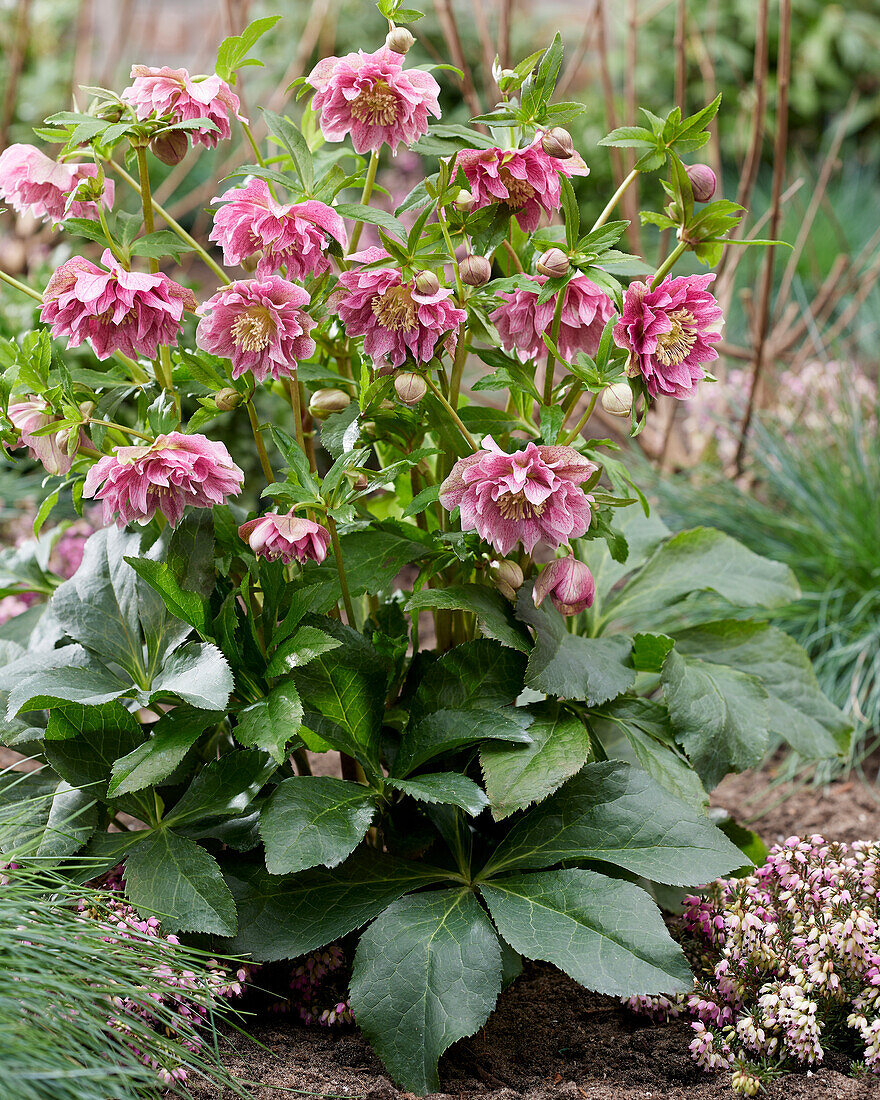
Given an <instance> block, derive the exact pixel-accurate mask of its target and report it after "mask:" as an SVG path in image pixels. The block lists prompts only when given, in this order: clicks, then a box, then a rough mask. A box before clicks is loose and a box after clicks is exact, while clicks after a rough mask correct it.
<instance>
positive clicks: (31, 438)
mask: <svg viewBox="0 0 880 1100" xmlns="http://www.w3.org/2000/svg"><path fill="white" fill-rule="evenodd" d="M6 415H7V416H8V417H9V420H10V422H11V423H12V426H13V427H15V428H18V431H19V434H20V437H21V446H23V447H27V449H28V451H29V452H30V454H31V456H32V457H33V458H35V459H36V460H37V461H38V462H39V463H41V464H42V466H43V469H44V470H45V471H46V473H47V474H66V473H68V472H69V470H70V467H71V466H72V465H73V459H74V455H75V453H76V452H75V451H74V454H68V453H67V444H68V441H69V439H70V432H71V429H70V428H62V429H61V430H60V431H58V432H55V433H52V434H49V435H33V434H32V433H33V432H35V431H37V430H38V429H39V428H45V427H46V425H47V424H51V423H52V422H53V421H57V419H58V418H57V417H56V416H55V415H54V414H53V413H52V410H51V408H50V407H49V405H47V404H46V402H45V401H44V400H43V398H42V397H29V398H28V399H27V400H26V401H16V402H15V403H14V404H12V405H10V406H9V408H8V409H7V411H6Z"/></svg>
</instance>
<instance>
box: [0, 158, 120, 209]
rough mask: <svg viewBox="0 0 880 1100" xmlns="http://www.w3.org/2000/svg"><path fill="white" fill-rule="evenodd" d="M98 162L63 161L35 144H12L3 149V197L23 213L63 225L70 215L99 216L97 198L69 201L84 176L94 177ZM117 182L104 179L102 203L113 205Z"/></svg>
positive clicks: (0, 166)
mask: <svg viewBox="0 0 880 1100" xmlns="http://www.w3.org/2000/svg"><path fill="white" fill-rule="evenodd" d="M97 174H98V166H97V164H69V163H67V164H59V163H58V162H57V161H54V160H50V159H49V157H47V156H46V155H45V154H43V153H41V152H40V150H39V149H37V148H35V147H34V146H33V145H10V146H9V148H8V149H4V150H3V152H2V153H0V198H2V199H3V200H4V201H5V202H8V203H9V205H10V206H11V207H12V209H13V210H16V211H18V213H19V214H26V213H30V214H33V216H34V217H35V218H41V219H42V220H43V221H46V222H50V223H51V224H52V225H59V224H60V223H61V222H63V221H64V220H65V219H66V218H97V216H98V206H97V203H95V202H78V201H77V202H73V203H71V204H70V206H69V207H68V206H67V201H68V199H69V198H70V196H71V195H72V194H73V192H74V191H76V189H77V188H78V187H79V185H80V184H81V183H82V182H83V180H88V179H94V178H95V177H96V176H97ZM113 196H114V184H113V181H112V180H105V181H104V192H103V194H102V195H101V204H102V206H105V207H107V209H108V210H109V209H110V207H111V206H112V205H113Z"/></svg>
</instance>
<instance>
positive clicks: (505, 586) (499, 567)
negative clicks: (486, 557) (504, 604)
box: [489, 558, 525, 603]
mask: <svg viewBox="0 0 880 1100" xmlns="http://www.w3.org/2000/svg"><path fill="white" fill-rule="evenodd" d="M489 573H490V575H491V577H492V580H493V581H494V582H495V587H496V588H497V589H498V591H499V592H500V593H501V595H502V596H504V598H505V599H507V600H510V601H511V603H512V602H513V601H514V600H516V593H517V591H518V589H520V588H522V583H523V581H524V579H525V578H524V577H523V571H522V569H520V567H519V566H518V565H517V564H516V562H515V561H509V560H508V559H507V558H502V560H501V561H493V562H492V565H491V566H490V568H489Z"/></svg>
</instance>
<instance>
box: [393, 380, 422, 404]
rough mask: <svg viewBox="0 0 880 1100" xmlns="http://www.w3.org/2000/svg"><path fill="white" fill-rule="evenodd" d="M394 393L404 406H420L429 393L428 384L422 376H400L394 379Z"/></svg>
mask: <svg viewBox="0 0 880 1100" xmlns="http://www.w3.org/2000/svg"><path fill="white" fill-rule="evenodd" d="M394 392H395V393H396V394H397V396H398V397H399V398H400V400H401V401H402V402H403V403H404V405H418V403H419V402H420V401H421V400H422V398H423V397H424V396H425V394H426V393H427V392H428V383H427V382H426V381H425V380H424V378H422V376H421V375H420V374H409V373H407V374H398V376H397V377H396V378H395V379H394Z"/></svg>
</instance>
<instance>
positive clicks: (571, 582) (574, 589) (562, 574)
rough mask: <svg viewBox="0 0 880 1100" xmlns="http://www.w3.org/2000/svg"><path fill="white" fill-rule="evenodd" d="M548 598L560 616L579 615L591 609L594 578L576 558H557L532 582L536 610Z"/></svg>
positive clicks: (594, 588) (594, 594)
mask: <svg viewBox="0 0 880 1100" xmlns="http://www.w3.org/2000/svg"><path fill="white" fill-rule="evenodd" d="M548 596H549V597H550V599H551V601H552V602H553V606H554V607H555V608H556V610H557V611H559V612H560V613H561V614H563V615H578V614H580V612H581V611H586V609H587V608H588V607H590V606H592V603H593V600H594V599H595V597H596V583H595V581H594V580H593V574H592V573H591V572H590V570H589V569H588V568H587V566H586V565H584V563H583V562H582V561H578V560H577V558H573V557H570V556H569V557H567V558H557V559H556V560H555V561H551V562H550V564H549V565H545V566H544V568H543V569H542V570H541V574H540V576H539V577H538V579H537V580H536V581H535V587H534V589H533V591H532V597H533V599H534V601H535V607H540V606H541V604H542V603H543V602H544V600H545V599H546V598H547V597H548Z"/></svg>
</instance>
